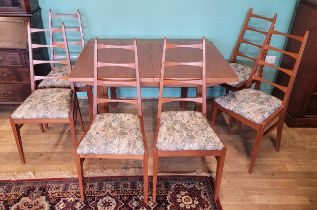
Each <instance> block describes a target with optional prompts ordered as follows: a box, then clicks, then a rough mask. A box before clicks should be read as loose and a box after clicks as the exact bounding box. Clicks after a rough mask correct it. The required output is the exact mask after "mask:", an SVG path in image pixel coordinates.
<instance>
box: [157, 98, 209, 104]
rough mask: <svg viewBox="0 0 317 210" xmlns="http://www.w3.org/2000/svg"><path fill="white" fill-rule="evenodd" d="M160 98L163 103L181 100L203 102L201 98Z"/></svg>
mask: <svg viewBox="0 0 317 210" xmlns="http://www.w3.org/2000/svg"><path fill="white" fill-rule="evenodd" d="M160 100H161V102H162V103H163V104H164V103H171V102H181V101H187V102H195V103H203V99H202V98H161V99H160Z"/></svg>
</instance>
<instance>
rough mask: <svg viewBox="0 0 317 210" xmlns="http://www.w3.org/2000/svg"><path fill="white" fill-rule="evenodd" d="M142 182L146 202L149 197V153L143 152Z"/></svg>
mask: <svg viewBox="0 0 317 210" xmlns="http://www.w3.org/2000/svg"><path fill="white" fill-rule="evenodd" d="M143 184H144V187H143V188H144V190H143V192H144V203H145V204H147V202H148V199H149V154H148V152H145V153H144V157H143Z"/></svg>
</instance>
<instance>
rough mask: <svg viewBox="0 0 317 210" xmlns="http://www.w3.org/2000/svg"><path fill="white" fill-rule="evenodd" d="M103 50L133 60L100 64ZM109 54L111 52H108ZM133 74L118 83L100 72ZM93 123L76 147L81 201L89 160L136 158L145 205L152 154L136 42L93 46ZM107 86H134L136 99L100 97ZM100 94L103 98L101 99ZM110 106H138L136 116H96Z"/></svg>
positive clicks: (96, 44) (124, 114) (117, 114)
mask: <svg viewBox="0 0 317 210" xmlns="http://www.w3.org/2000/svg"><path fill="white" fill-rule="evenodd" d="M102 50H112V51H114V50H124V51H126V52H129V53H134V55H133V56H134V61H133V62H131V63H127V62H126V63H109V62H104V61H100V60H99V58H98V54H99V51H102ZM109 52H110V51H109ZM114 68H115V69H116V71H120V70H121V72H123V71H127V70H129V71H131V72H134V73H135V78H132V79H130V80H117V79H110V78H104V77H102V76H101V74H102V73H101V72H102V71H104V72H107V71H112V70H113V69H114ZM93 87H94V103H93V104H94V107H93V113H94V120H93V122H92V124H91V126H90V129H89V130H88V132H87V133H86V135H85V136H84V137H83V138H82V139H81V141H80V142H79V145H78V147H77V155H76V160H77V173H78V178H79V189H80V195H81V199H82V200H84V199H85V192H84V183H83V182H84V180H83V176H84V174H83V161H84V160H85V159H88V158H97V159H99V158H104V159H134V160H142V161H143V173H144V174H143V176H144V202H145V203H147V200H148V157H149V152H148V148H147V142H146V138H145V131H144V123H143V114H142V101H141V86H140V72H139V66H138V50H137V41H136V39H134V41H133V44H131V43H128V44H127V45H111V44H102V43H99V41H98V40H97V39H96V40H95V46H94V86H93ZM108 87H133V88H135V89H136V95H137V98H136V99H112V98H108V96H107V94H106V95H105V96H102V94H99V93H100V92H99V91H100V88H105V89H107V88H108ZM100 95H101V96H100ZM109 103H125V104H132V105H135V106H136V107H137V114H128V113H99V114H98V113H97V112H98V109H97V108H98V105H100V104H109Z"/></svg>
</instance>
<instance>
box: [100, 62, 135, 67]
mask: <svg viewBox="0 0 317 210" xmlns="http://www.w3.org/2000/svg"><path fill="white" fill-rule="evenodd" d="M97 67H98V68H102V67H125V68H132V69H135V63H105V62H97Z"/></svg>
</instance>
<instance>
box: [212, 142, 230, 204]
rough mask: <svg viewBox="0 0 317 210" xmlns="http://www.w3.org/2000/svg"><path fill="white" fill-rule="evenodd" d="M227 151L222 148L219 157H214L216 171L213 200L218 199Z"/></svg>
mask: <svg viewBox="0 0 317 210" xmlns="http://www.w3.org/2000/svg"><path fill="white" fill-rule="evenodd" d="M226 152H227V149H226V148H223V150H222V152H221V156H219V157H216V159H217V171H216V181H215V189H214V198H215V200H218V199H219V189H220V183H221V178H222V172H223V167H224V164H225V159H226Z"/></svg>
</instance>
